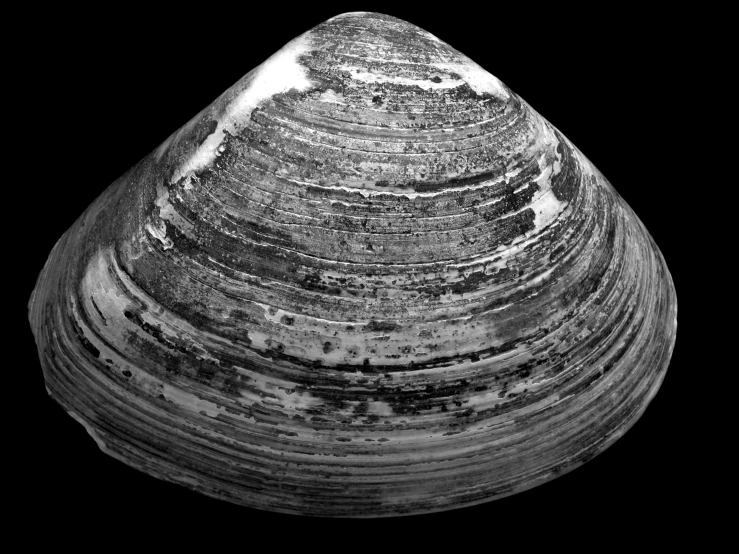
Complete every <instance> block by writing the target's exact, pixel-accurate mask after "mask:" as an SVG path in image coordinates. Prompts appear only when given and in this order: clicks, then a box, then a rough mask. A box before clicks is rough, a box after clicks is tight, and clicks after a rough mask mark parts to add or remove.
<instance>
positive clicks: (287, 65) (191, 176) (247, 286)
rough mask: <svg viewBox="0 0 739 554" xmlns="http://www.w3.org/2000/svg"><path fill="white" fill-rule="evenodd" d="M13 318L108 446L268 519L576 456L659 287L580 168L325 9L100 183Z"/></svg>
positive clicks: (375, 21)
mask: <svg viewBox="0 0 739 554" xmlns="http://www.w3.org/2000/svg"><path fill="white" fill-rule="evenodd" d="M29 317H30V322H31V327H32V329H33V332H34V335H35V338H36V342H37V345H38V350H39V356H40V360H41V364H42V367H43V370H44V376H45V380H46V386H47V390H48V392H49V394H50V395H51V396H52V398H53V399H54V400H56V401H57V402H58V403H59V404H61V405H62V406H63V408H64V409H65V410H66V411H67V412H68V413H69V415H70V416H71V417H73V418H74V419H75V420H77V421H78V422H80V423H81V424H82V425H83V426H84V427H85V428H86V429H87V431H88V432H89V434H90V435H91V436H92V438H93V439H94V440H95V441H96V442H97V444H98V446H99V447H100V449H101V450H103V451H104V452H105V453H107V454H109V455H110V456H113V457H115V458H117V459H119V460H121V461H123V462H124V463H126V464H128V465H131V466H133V467H135V468H137V469H140V470H141V471H144V472H146V473H148V474H150V475H153V476H156V477H158V478H160V479H164V480H167V481H171V482H175V483H179V484H182V485H184V486H186V487H188V488H191V489H194V490H196V491H199V492H201V493H204V494H207V495H210V496H214V497H217V498H221V499H224V500H228V501H231V502H235V503H239V504H243V505H247V506H251V507H256V508H260V509H266V510H274V511H281V512H292V513H301V514H309V515H323V516H351V517H363V516H383V515H399V514H411V513H422V512H430V511H437V510H444V509H450V508H455V507H460V506H465V505H470V504H475V503H479V502H484V501H488V500H492V499H495V498H500V497H502V496H506V495H509V494H513V493H515V492H518V491H521V490H523V489H526V488H529V487H532V486H535V485H537V484H540V483H543V482H545V481H547V480H549V479H552V478H554V477H556V476H557V475H560V474H561V473H563V472H565V471H568V470H570V469H572V468H574V467H576V466H577V465H580V464H582V463H583V462H585V461H587V460H589V459H591V458H592V457H593V456H595V455H596V454H598V453H599V452H601V451H602V450H603V449H605V448H606V447H608V446H609V445H610V444H612V443H613V442H614V441H615V440H616V439H617V438H618V437H620V436H621V435H622V434H623V433H624V432H625V431H626V430H627V429H628V428H629V427H630V426H631V425H632V424H633V423H634V422H635V421H636V419H637V418H638V417H639V416H640V415H641V414H642V413H643V411H644V409H645V408H646V406H647V404H648V403H649V401H650V400H651V399H652V398H653V397H654V395H655V394H656V392H657V390H658V388H659V385H660V383H661V382H662V379H663V378H664V375H665V372H666V369H667V366H668V362H669V359H670V355H671V352H672V348H673V346H674V341H675V330H676V299H675V292H674V287H673V284H672V280H671V278H670V275H669V272H668V270H667V267H666V265H665V262H664V260H663V258H662V256H661V254H660V252H659V250H658V248H657V246H656V245H655V244H654V242H653V241H652V239H651V237H650V236H649V233H648V232H647V231H646V229H645V228H644V226H643V225H642V224H641V222H640V221H639V219H638V218H637V217H636V215H635V214H634V213H633V212H632V210H631V209H630V208H629V207H628V205H626V203H625V202H624V201H623V199H621V197H620V196H619V195H618V194H617V193H616V191H615V190H614V189H613V187H612V186H611V185H610V184H609V183H608V181H607V180H606V179H605V178H604V177H603V175H602V174H601V173H600V172H599V171H598V170H597V169H596V168H595V167H593V165H592V164H591V163H590V162H589V161H588V160H587V158H586V157H585V156H584V155H583V154H582V153H581V152H580V151H579V150H578V149H577V148H576V147H575V146H573V145H572V144H571V143H570V142H569V141H568V140H567V139H566V138H565V137H564V136H563V135H562V134H561V133H560V132H559V131H558V130H557V129H555V128H554V127H553V126H552V125H551V124H549V123H548V122H547V121H546V120H544V119H543V118H542V117H541V116H540V115H539V114H538V113H537V112H536V111H534V109H533V108H531V106H529V105H528V104H527V103H526V102H525V101H523V100H522V99H521V98H520V97H519V96H517V95H516V94H515V93H514V92H513V91H511V90H510V89H508V88H507V87H506V86H505V85H504V84H503V83H501V82H500V81H499V80H497V79H496V78H495V77H493V76H492V75H490V74H489V73H487V72H486V71H485V70H484V69H483V68H481V67H480V66H478V65H477V64H475V63H474V62H473V61H471V60H470V59H469V58H467V57H465V56H464V55H462V54H461V53H459V52H457V51H456V50H454V49H453V48H452V47H450V46H449V45H447V44H445V43H444V42H442V41H440V40H439V39H438V38H436V37H434V36H433V35H431V34H429V33H427V32H425V31H423V30H422V29H419V28H417V27H415V26H413V25H411V24H409V23H406V22H403V21H401V20H398V19H395V18H392V17H389V16H384V15H379V14H371V13H351V14H344V15H342V16H337V17H335V18H332V19H330V20H328V21H326V22H325V23H323V24H321V25H318V26H317V27H315V28H314V29H312V30H310V31H308V32H307V33H305V34H303V35H301V36H300V37H298V38H296V39H295V40H293V41H291V42H290V43H288V44H287V45H286V46H285V47H284V48H283V49H282V50H280V51H279V52H277V53H276V54H275V55H273V56H272V57H271V58H269V59H268V60H267V61H266V62H265V63H264V64H262V65H261V66H259V67H258V68H256V69H254V70H252V71H251V72H250V73H248V74H247V75H246V76H245V77H244V78H242V79H241V80H240V81H239V82H237V83H236V84H235V85H234V86H233V87H231V88H230V89H229V90H227V91H226V92H225V93H224V94H223V95H221V96H220V97H219V98H218V99H217V100H216V101H215V102H213V103H212V104H211V105H210V106H208V107H207V108H206V109H205V110H203V111H202V112H201V113H200V114H198V115H197V116H196V117H195V118H193V119H192V120H191V121H190V122H188V123H187V124H185V125H184V126H183V127H182V128H181V129H179V130H178V131H177V132H175V133H174V134H173V135H172V136H170V137H169V138H168V139H167V140H166V141H165V142H164V143H163V144H162V145H161V146H160V147H158V148H157V149H156V150H155V151H154V152H152V153H151V154H150V155H149V156H147V157H146V158H145V159H143V160H142V161H141V162H140V163H139V164H138V165H137V166H135V167H134V168H132V169H131V170H130V171H129V172H128V173H127V174H126V175H124V176H123V177H122V178H120V179H119V180H118V181H116V182H115V183H113V184H112V185H111V186H110V187H109V188H108V189H107V190H106V191H105V192H104V193H103V194H102V195H101V196H100V197H99V198H98V199H97V200H96V201H95V202H94V203H93V204H92V205H91V206H90V207H89V208H88V209H87V211H86V212H85V213H84V214H82V216H81V217H80V218H79V219H78V220H77V222H76V223H75V224H74V225H73V226H72V227H71V228H70V229H69V230H68V231H67V233H65V235H64V236H63V237H62V238H61V239H60V240H59V241H58V243H57V244H56V246H55V247H54V249H53V251H52V252H51V254H50V256H49V259H48V261H47V263H46V265H45V267H44V269H43V271H42V273H41V275H40V276H39V279H38V283H37V286H36V289H35V290H34V292H33V295H32V297H31V300H30V304H29Z"/></svg>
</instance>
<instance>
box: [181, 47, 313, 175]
mask: <svg viewBox="0 0 739 554" xmlns="http://www.w3.org/2000/svg"><path fill="white" fill-rule="evenodd" d="M308 51H310V43H309V41H308V38H307V34H305V33H304V34H302V35H300V36H299V37H298V38H296V39H294V40H292V41H290V42H289V43H287V44H286V45H285V46H284V47H283V48H282V49H281V50H279V51H278V52H276V53H275V54H273V55H272V56H271V57H270V58H269V59H267V61H265V62H264V63H263V64H262V65H260V66H259V67H258V68H256V69H255V70H254V74H253V75H252V77H251V78H250V82H249V84H248V85H247V87H246V88H245V89H244V90H243V91H242V92H241V93H240V94H239V95H238V96H236V98H234V99H233V100H232V101H231V103H230V104H229V105H228V106H227V108H226V113H225V115H224V116H223V118H222V119H221V120H220V121H219V122H218V126H217V127H216V130H215V131H214V132H213V133H211V134H210V135H209V136H208V138H206V139H205V141H204V142H203V144H201V145H200V147H199V148H198V149H197V150H196V151H195V152H194V153H193V154H192V156H190V158H189V159H188V160H187V161H186V162H185V163H183V164H182V165H181V166H180V167H179V168H177V170H176V171H175V173H174V175H173V177H172V183H175V182H177V181H179V180H180V179H181V178H182V177H184V176H186V175H187V174H191V173H193V172H195V171H198V170H200V169H202V168H204V167H206V166H208V165H209V164H211V163H212V162H213V160H215V158H216V155H217V149H218V146H219V145H220V144H221V142H223V139H224V137H225V133H226V132H228V133H229V134H232V135H235V134H236V133H237V132H239V131H240V130H241V129H243V127H244V125H245V124H246V122H247V121H248V120H249V117H250V116H251V112H252V111H254V108H256V107H257V106H258V105H259V104H260V103H261V102H263V101H264V100H267V99H269V98H271V97H272V96H274V95H275V94H280V93H284V92H287V91H289V90H292V89H296V90H306V89H307V88H309V87H310V86H311V85H312V82H311V81H310V80H309V79H308V74H307V71H306V69H305V68H304V67H303V66H302V65H300V63H298V58H299V57H300V56H302V55H303V54H304V53H306V52H308Z"/></svg>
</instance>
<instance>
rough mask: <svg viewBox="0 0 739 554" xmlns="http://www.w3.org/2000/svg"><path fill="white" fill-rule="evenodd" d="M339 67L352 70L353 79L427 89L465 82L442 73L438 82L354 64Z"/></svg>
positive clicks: (455, 85)
mask: <svg viewBox="0 0 739 554" xmlns="http://www.w3.org/2000/svg"><path fill="white" fill-rule="evenodd" d="M339 69H341V70H342V71H348V72H350V73H351V78H352V79H353V80H355V81H360V82H362V83H391V84H394V85H405V86H409V87H410V86H417V87H419V88H422V89H426V90H431V89H448V88H456V87H460V86H462V85H463V84H464V83H465V81H463V80H460V79H449V78H447V79H442V77H441V76H440V75H437V77H439V79H440V81H439V82H438V83H437V82H435V81H432V80H430V79H411V78H410V77H403V76H401V75H384V74H381V73H372V72H370V71H363V70H362V68H359V67H354V66H341V67H340V68H339Z"/></svg>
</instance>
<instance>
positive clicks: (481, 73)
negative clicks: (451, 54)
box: [433, 59, 509, 100]
mask: <svg viewBox="0 0 739 554" xmlns="http://www.w3.org/2000/svg"><path fill="white" fill-rule="evenodd" d="M433 65H434V66H436V67H438V68H439V69H446V70H448V71H453V72H454V73H457V74H458V75H459V76H460V77H462V79H464V80H465V82H466V83H467V84H468V85H469V86H470V87H471V88H472V90H474V91H475V92H476V93H477V94H484V93H488V94H492V95H493V96H497V97H498V98H500V99H502V100H507V99H508V97H509V95H508V92H507V91H506V90H505V87H504V86H503V83H501V82H500V81H499V80H498V78H497V77H495V76H494V75H492V74H490V73H489V72H487V71H486V70H485V69H484V68H483V67H482V66H480V65H479V64H477V63H475V62H473V61H472V60H470V59H466V60H464V61H462V62H458V63H435V64H433Z"/></svg>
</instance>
